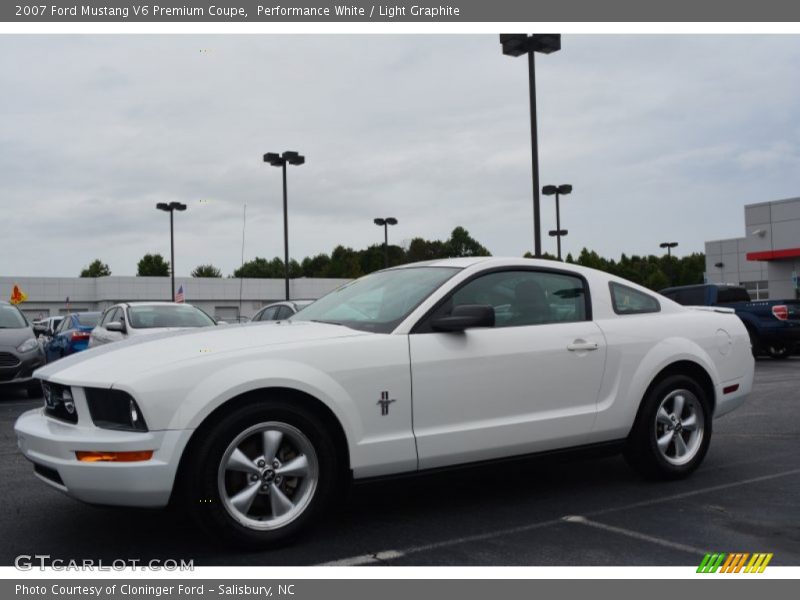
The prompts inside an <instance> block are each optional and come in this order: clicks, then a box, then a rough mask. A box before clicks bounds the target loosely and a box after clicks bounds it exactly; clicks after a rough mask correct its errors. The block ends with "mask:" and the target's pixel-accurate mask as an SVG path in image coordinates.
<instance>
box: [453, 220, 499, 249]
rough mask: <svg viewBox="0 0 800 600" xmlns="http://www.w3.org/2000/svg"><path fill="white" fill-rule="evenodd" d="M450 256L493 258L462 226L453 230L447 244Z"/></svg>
mask: <svg viewBox="0 0 800 600" xmlns="http://www.w3.org/2000/svg"><path fill="white" fill-rule="evenodd" d="M445 244H446V246H447V254H448V256H491V255H492V254H491V252H489V250H487V249H486V248H485V247H483V246H482V245H481V244H480V243H479V242H478V240H476V239H474V238H473V237H472V236H470V234H469V232H468V231H467V230H466V229H464V228H463V227H461V226H460V225H459V226H458V227H456V228H455V229H453V233H451V234H450V239H449V240H447V242H445Z"/></svg>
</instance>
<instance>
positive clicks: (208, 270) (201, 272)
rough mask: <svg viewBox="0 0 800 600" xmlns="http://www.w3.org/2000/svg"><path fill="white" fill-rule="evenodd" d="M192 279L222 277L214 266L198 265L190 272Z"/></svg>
mask: <svg viewBox="0 0 800 600" xmlns="http://www.w3.org/2000/svg"><path fill="white" fill-rule="evenodd" d="M192 277H222V271H220V270H219V269H218V268H217V267H215V266H214V265H199V266H197V267H195V268H194V271H192Z"/></svg>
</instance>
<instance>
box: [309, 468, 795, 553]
mask: <svg viewBox="0 0 800 600" xmlns="http://www.w3.org/2000/svg"><path fill="white" fill-rule="evenodd" d="M798 473H800V469H792V470H791V471H781V472H780V473H772V474H770V475H762V476H761V477H752V478H750V479H742V480H740V481H732V482H730V483H723V484H720V485H712V486H709V487H705V488H701V489H698V490H692V491H691V492H683V493H680V494H672V495H671V496H661V497H659V498H656V499H653V500H644V501H642V502H634V503H632V504H626V505H624V506H618V507H615V508H607V509H603V510H597V511H592V512H590V513H587V514H589V515H601V514H608V513H611V512H616V511H620V510H629V509H631V508H638V507H640V506H651V505H654V504H662V503H664V502H672V501H673V500H680V499H682V498H690V497H691V496H698V495H700V494H707V493H709V492H716V491H718V490H724V489H728V488H732V487H737V486H740V485H749V484H751V483H758V482H760V481H768V480H770V479H778V478H780V477H786V476H788V475H796V474H798ZM564 522H573V523H580V524H582V525H588V526H590V527H596V528H598V529H604V530H607V531H613V532H614V533H619V534H622V535H627V536H628V537H636V538H637V539H641V540H645V541H650V542H654V543H657V544H660V545H662V546H669V547H671V548H674V549H676V550H682V551H684V552H691V553H693V554H695V553H700V554H704V553H705V551H704V550H701V549H699V548H695V547H693V546H687V545H684V544H677V543H674V542H670V541H669V540H662V539H660V538H655V537H652V536H649V535H646V534H643V533H637V532H635V531H630V530H627V529H622V528H619V527H613V526H611V525H604V524H602V523H597V522H595V521H589V520H588V519H587V518H586V517H582V516H565V517H562V518H559V519H551V520H549V521H540V522H538V523H530V524H528V525H520V526H519V527H509V528H506V529H497V530H494V531H491V532H487V533H479V534H475V535H467V536H463V537H458V538H451V539H448V540H442V541H440V542H433V543H431V544H423V545H419V546H412V547H410V548H405V549H403V550H384V551H382V552H376V553H374V554H362V555H360V556H353V557H350V558H342V559H339V560H335V561H331V562H326V563H321V566H349V565H369V564H380V563H382V562H384V561H388V560H393V559H397V558H401V557H403V556H408V555H409V554H418V553H420V552H429V551H431V550H438V549H440V548H446V547H449V546H458V545H460V544H467V543H470V542H480V541H483V540H489V539H493V538H498V537H503V536H506V535H514V534H518V533H524V532H526V531H531V530H534V529H540V528H542V527H549V526H550V525H558V524H560V523H564Z"/></svg>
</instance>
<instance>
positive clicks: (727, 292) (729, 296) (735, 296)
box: [717, 287, 750, 304]
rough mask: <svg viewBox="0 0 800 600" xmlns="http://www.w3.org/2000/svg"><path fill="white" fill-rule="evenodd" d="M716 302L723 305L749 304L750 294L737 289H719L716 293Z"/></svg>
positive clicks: (744, 290)
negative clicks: (733, 303)
mask: <svg viewBox="0 0 800 600" xmlns="http://www.w3.org/2000/svg"><path fill="white" fill-rule="evenodd" d="M717 302H718V303H719V304H725V303H726V302H750V294H748V293H747V290H746V289H744V288H739V287H729V288H719V291H718V292H717Z"/></svg>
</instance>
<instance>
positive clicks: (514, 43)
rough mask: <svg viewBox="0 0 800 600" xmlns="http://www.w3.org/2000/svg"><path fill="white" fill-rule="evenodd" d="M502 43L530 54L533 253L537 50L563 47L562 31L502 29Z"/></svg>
mask: <svg viewBox="0 0 800 600" xmlns="http://www.w3.org/2000/svg"><path fill="white" fill-rule="evenodd" d="M500 44H501V45H502V47H503V54H505V55H506V56H514V57H517V56H522V55H523V54H527V55H528V85H529V87H530V110H531V166H532V178H533V255H534V256H535V257H536V258H539V257H541V255H542V234H541V225H540V218H539V140H538V133H537V129H538V128H537V125H536V61H535V59H534V53H536V52H540V53H542V54H552V53H553V52H557V51H558V50H561V34H560V33H535V34H533V35H528V34H526V33H501V34H500Z"/></svg>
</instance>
